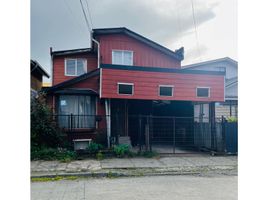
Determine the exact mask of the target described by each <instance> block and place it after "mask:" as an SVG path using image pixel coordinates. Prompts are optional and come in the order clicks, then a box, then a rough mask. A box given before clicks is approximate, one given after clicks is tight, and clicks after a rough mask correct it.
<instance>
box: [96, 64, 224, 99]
mask: <svg viewBox="0 0 268 200" xmlns="http://www.w3.org/2000/svg"><path fill="white" fill-rule="evenodd" d="M118 82H126V83H134V95H132V96H131V95H119V94H117V83H118ZM159 85H174V90H173V97H163V96H159ZM197 86H198V87H210V97H209V98H200V97H196V87H197ZM101 97H102V98H120V99H144V100H185V101H224V76H219V75H201V74H179V73H160V72H146V71H129V70H115V69H102V95H101Z"/></svg>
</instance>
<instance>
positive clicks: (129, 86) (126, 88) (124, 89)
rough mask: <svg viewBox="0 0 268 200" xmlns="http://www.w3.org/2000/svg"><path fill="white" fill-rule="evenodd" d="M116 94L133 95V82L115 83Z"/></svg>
mask: <svg viewBox="0 0 268 200" xmlns="http://www.w3.org/2000/svg"><path fill="white" fill-rule="evenodd" d="M117 85H118V88H117V91H118V94H125V95H133V87H134V84H133V83H117Z"/></svg>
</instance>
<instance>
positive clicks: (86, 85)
mask: <svg viewBox="0 0 268 200" xmlns="http://www.w3.org/2000/svg"><path fill="white" fill-rule="evenodd" d="M66 88H77V89H92V90H95V91H96V92H99V76H94V77H91V78H88V79H85V80H82V81H80V82H78V83H75V84H73V85H69V86H68V87H66Z"/></svg>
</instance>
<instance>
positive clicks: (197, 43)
mask: <svg viewBox="0 0 268 200" xmlns="http://www.w3.org/2000/svg"><path fill="white" fill-rule="evenodd" d="M191 4H192V13H193V21H194V28H195V39H196V45H197V50H198V53H199V58H200V60H202V58H201V52H200V46H199V41H198V35H197V27H196V21H195V12H194V3H193V0H191Z"/></svg>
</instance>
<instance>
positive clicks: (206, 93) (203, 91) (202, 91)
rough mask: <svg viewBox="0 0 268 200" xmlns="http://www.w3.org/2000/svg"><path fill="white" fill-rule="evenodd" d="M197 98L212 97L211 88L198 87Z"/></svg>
mask: <svg viewBox="0 0 268 200" xmlns="http://www.w3.org/2000/svg"><path fill="white" fill-rule="evenodd" d="M196 96H197V97H210V88H208V87H197V88H196Z"/></svg>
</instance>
